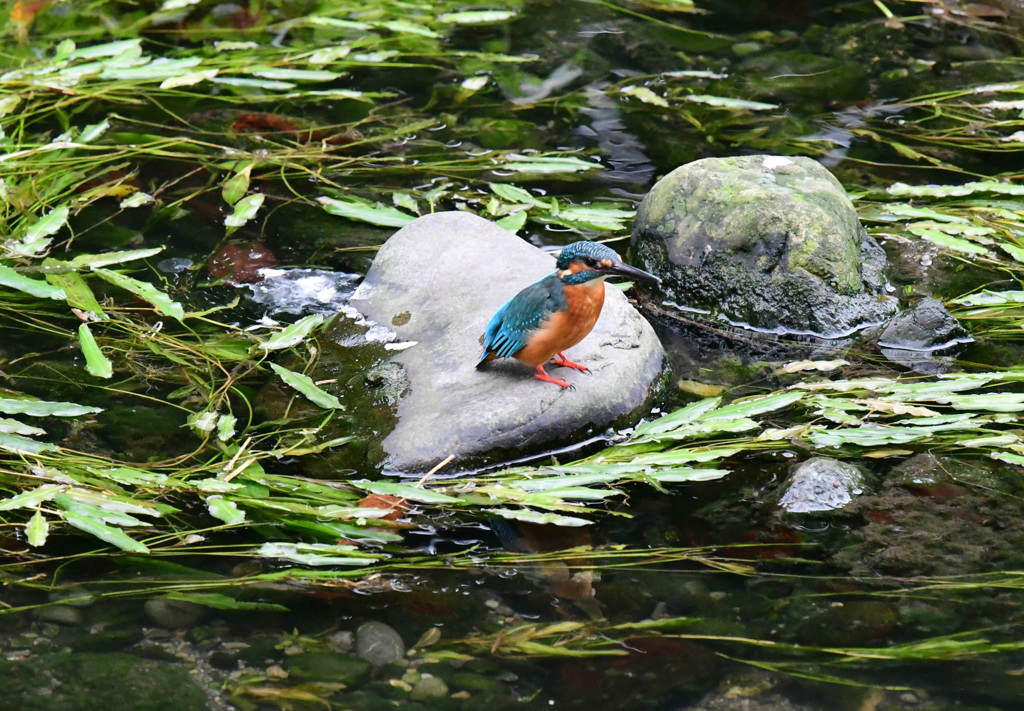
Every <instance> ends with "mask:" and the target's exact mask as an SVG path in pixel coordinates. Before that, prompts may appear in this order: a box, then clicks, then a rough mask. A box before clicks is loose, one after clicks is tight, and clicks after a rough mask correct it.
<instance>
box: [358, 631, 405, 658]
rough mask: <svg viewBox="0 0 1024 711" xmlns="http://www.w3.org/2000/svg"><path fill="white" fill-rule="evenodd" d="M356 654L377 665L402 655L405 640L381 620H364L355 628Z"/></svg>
mask: <svg viewBox="0 0 1024 711" xmlns="http://www.w3.org/2000/svg"><path fill="white" fill-rule="evenodd" d="M356 655H358V657H359V658H360V659H365V660H366V661H368V662H369V663H370V664H372V665H373V666H375V667H379V666H382V665H384V664H390V663H391V662H397V661H398V660H399V659H401V658H402V657H404V656H405V642H403V641H402V637H401V635H399V634H398V633H397V632H395V630H394V629H393V628H391V627H389V626H388V625H386V624H384V623H383V622H375V621H370V622H364V623H363V624H362V625H360V626H359V629H357V630H356Z"/></svg>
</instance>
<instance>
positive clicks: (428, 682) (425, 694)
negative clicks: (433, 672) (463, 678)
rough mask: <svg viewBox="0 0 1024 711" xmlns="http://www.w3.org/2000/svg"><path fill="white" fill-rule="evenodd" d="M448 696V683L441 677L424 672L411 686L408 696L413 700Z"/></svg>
mask: <svg viewBox="0 0 1024 711" xmlns="http://www.w3.org/2000/svg"><path fill="white" fill-rule="evenodd" d="M445 696H448V685H447V684H445V683H444V680H443V679H439V678H437V677H436V676H430V675H429V674H424V675H423V676H422V677H420V680H419V681H417V682H416V684H415V685H414V686H413V687H412V693H410V694H409V698H410V699H412V700H413V701H426V700H428V699H439V698H442V697H445Z"/></svg>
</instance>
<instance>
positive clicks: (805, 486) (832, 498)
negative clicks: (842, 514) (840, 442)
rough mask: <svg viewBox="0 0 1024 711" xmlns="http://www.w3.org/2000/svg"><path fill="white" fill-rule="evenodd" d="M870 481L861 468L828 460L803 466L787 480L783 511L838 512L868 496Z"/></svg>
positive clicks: (783, 496)
mask: <svg viewBox="0 0 1024 711" xmlns="http://www.w3.org/2000/svg"><path fill="white" fill-rule="evenodd" d="M866 488H867V479H866V477H865V476H864V472H863V471H861V470H860V469H859V468H858V467H856V466H854V465H852V464H850V463H848V462H841V461H839V460H838V459H830V458H828V457H813V458H811V459H808V460H807V461H806V462H802V463H801V464H800V465H798V466H797V467H796V468H795V469H794V470H793V474H792V475H791V476H790V477H789V479H787V480H786V483H785V485H784V487H783V490H782V495H781V496H780V497H779V503H778V506H779V509H781V510H782V511H784V512H786V513H809V512H822V511H835V510H837V509H842V508H844V507H846V506H847V505H848V504H850V503H851V502H852V501H853V500H854V498H856V497H857V496H859V495H860V494H862V493H864V491H865V489H866Z"/></svg>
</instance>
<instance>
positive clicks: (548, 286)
mask: <svg viewBox="0 0 1024 711" xmlns="http://www.w3.org/2000/svg"><path fill="white" fill-rule="evenodd" d="M565 309H566V301H565V292H564V287H563V286H562V282H561V280H560V279H559V278H558V275H557V274H549V275H548V276H546V277H544V278H543V279H541V280H540V281H537V282H535V283H533V284H531V285H530V286H528V287H526V288H525V289H523V290H522V291H521V292H519V293H518V294H516V295H515V296H514V297H512V298H511V299H509V300H508V301H506V302H505V303H504V305H503V306H502V307H501V308H500V309H498V312H497V313H496V314H494V316H493V317H492V318H491V321H490V323H488V324H487V330H486V331H485V332H484V354H483V356H482V357H481V358H480V363H483V362H484V361H485V360H487V358H488V357H489V356H490V355H491V354H492V353H493V354H494V355H496V356H497V357H499V358H511V357H512V355H513V354H514V353H515V352H516V351H518V350H519V349H521V348H522V347H523V346H525V345H526V342H527V340H528V339H529V334H530V333H531V332H533V331H536V330H537V329H538V328H540V325H541V323H543V322H544V320H545V319H546V318H548V316H550V315H551V314H553V313H555V312H557V311H564V310H565Z"/></svg>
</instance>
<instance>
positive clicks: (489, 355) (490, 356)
mask: <svg viewBox="0 0 1024 711" xmlns="http://www.w3.org/2000/svg"><path fill="white" fill-rule="evenodd" d="M497 357H498V356H496V355H494V351H484V354H483V355H482V356H480V360H479V361H477V364H476V367H477V368H482V367H483V366H484V363H487V362H489V361H492V360H494V359H495V358H497Z"/></svg>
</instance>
